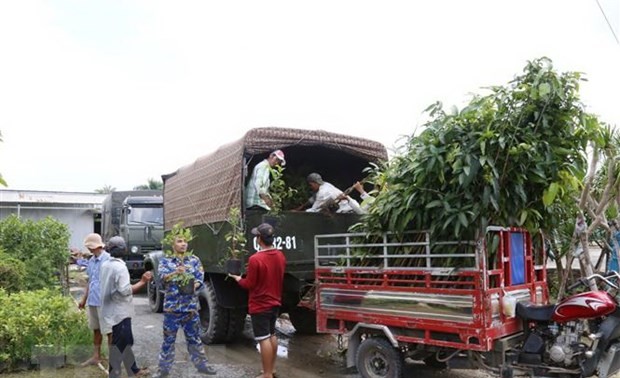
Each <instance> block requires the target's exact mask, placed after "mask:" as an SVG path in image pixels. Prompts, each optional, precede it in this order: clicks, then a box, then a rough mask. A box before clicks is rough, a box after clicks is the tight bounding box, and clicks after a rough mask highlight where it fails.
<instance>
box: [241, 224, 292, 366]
mask: <svg viewBox="0 0 620 378" xmlns="http://www.w3.org/2000/svg"><path fill="white" fill-rule="evenodd" d="M252 234H253V235H255V236H256V237H257V239H258V245H259V246H260V249H259V251H258V252H256V253H255V254H253V255H252V256H250V259H249V261H248V270H247V274H246V276H245V278H241V276H236V275H232V274H229V276H231V277H232V278H234V279H235V280H236V281H237V282H238V283H239V285H240V286H241V287H242V288H244V289H246V290H248V291H249V294H250V295H249V306H248V307H249V308H248V312H249V313H250V316H251V317H252V329H253V331H254V339H255V340H256V341H258V343H259V345H260V354H261V360H262V365H263V372H262V374H261V375H259V376H258V377H257V378H273V375H274V367H275V362H276V355H277V351H278V339H277V338H276V328H275V327H276V319H277V318H278V314H279V312H280V306H281V305H282V285H283V282H284V270H285V268H286V258H285V257H284V254H283V253H282V251H280V250H278V249H276V248H274V246H273V238H274V229H273V227H272V226H271V225H270V224H268V223H262V224H260V225H259V226H258V227H255V228H253V229H252Z"/></svg>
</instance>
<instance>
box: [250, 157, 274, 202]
mask: <svg viewBox="0 0 620 378" xmlns="http://www.w3.org/2000/svg"><path fill="white" fill-rule="evenodd" d="M270 174H271V166H270V165H269V161H267V159H265V160H263V161H261V162H260V163H258V164H256V166H254V170H253V171H252V176H251V177H250V181H248V185H247V186H246V187H245V194H246V197H245V207H246V208H250V207H252V206H260V207H262V208H263V209H266V210H271V209H270V208H269V206H267V204H266V203H265V201H263V199H262V198H260V195H261V194H266V195H269V185H270V184H271V180H270V179H269V178H270Z"/></svg>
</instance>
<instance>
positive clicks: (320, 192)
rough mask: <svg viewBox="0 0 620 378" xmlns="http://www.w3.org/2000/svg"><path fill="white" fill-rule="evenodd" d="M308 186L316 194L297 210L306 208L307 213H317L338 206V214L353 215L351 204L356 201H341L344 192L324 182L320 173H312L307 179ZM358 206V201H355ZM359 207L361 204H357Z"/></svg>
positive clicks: (350, 199)
mask: <svg viewBox="0 0 620 378" xmlns="http://www.w3.org/2000/svg"><path fill="white" fill-rule="evenodd" d="M306 181H307V182H308V186H310V189H312V191H313V192H314V195H313V196H312V197H310V199H308V202H306V203H305V204H303V205H301V206H300V207H298V208H297V210H303V209H305V208H308V209H306V211H307V212H310V213H317V212H319V211H329V210H330V206H332V205H333V206H337V209H336V213H352V212H354V209H353V207H352V206H351V204H350V203H349V202H351V201H355V200H354V199H352V198H349V199H339V197H341V196H342V194H343V193H342V190H340V189H338V188H336V187H335V186H333V185H332V184H330V183H329V182H326V181H323V178H322V177H321V175H320V174H318V173H310V174H309V175H308V177H307V178H306ZM355 202H356V204H357V201H355ZM357 206H358V207H359V204H357Z"/></svg>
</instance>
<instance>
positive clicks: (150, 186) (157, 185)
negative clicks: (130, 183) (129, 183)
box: [133, 178, 164, 190]
mask: <svg viewBox="0 0 620 378" xmlns="http://www.w3.org/2000/svg"><path fill="white" fill-rule="evenodd" d="M163 189H164V183H163V182H162V181H160V180H156V179H154V178H149V179H148V180H147V183H146V184H142V185H138V186H134V188H133V190H163Z"/></svg>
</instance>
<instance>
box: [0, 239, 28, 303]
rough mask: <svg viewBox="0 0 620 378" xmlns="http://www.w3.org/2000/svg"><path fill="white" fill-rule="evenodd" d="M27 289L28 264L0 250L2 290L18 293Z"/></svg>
mask: <svg viewBox="0 0 620 378" xmlns="http://www.w3.org/2000/svg"><path fill="white" fill-rule="evenodd" d="M25 287H26V264H24V262H23V261H21V260H19V259H17V258H15V257H12V256H9V255H7V254H6V253H4V251H3V250H2V248H0V288H3V289H5V290H6V291H7V292H17V291H21V290H24V289H25Z"/></svg>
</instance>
